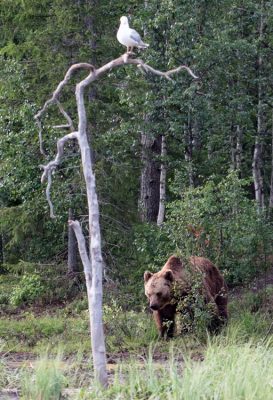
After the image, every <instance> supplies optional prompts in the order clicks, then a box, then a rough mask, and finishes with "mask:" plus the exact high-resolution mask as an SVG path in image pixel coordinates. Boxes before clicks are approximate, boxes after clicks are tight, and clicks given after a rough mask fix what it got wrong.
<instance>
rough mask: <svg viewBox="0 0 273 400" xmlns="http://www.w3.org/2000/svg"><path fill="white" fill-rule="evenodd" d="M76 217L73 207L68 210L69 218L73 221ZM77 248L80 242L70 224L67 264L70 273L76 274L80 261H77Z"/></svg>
mask: <svg viewBox="0 0 273 400" xmlns="http://www.w3.org/2000/svg"><path fill="white" fill-rule="evenodd" d="M73 219H74V213H73V210H72V208H69V210H68V220H69V221H72V220H73ZM77 249H78V243H77V239H76V235H75V232H74V229H73V227H72V226H71V225H68V244H67V252H68V254H67V266H68V274H69V275H71V276H74V274H75V273H77V272H79V268H78V262H77Z"/></svg>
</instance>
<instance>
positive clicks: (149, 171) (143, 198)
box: [139, 133, 161, 222]
mask: <svg viewBox="0 0 273 400" xmlns="http://www.w3.org/2000/svg"><path fill="white" fill-rule="evenodd" d="M141 144H142V155H141V160H142V171H141V189H140V202H139V208H140V217H141V221H142V222H156V221H157V216H158V210H159V185H160V162H159V161H158V160H157V159H156V158H157V157H158V156H159V155H160V152H161V136H157V137H156V138H154V137H153V136H151V135H149V134H147V133H141Z"/></svg>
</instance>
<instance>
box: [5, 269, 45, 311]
mask: <svg viewBox="0 0 273 400" xmlns="http://www.w3.org/2000/svg"><path fill="white" fill-rule="evenodd" d="M45 290H46V288H45V286H44V285H43V284H42V282H41V278H40V277H39V276H38V275H36V274H25V275H23V277H22V279H21V281H20V285H19V286H17V287H16V288H15V289H14V290H13V292H12V293H11V296H10V304H11V305H13V306H20V305H22V304H27V303H31V302H33V301H34V300H37V299H39V298H40V297H41V296H42V295H43V294H44V292H45Z"/></svg>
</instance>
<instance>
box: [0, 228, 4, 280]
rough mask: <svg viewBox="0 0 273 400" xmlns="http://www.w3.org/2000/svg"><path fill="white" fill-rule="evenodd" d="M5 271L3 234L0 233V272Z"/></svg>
mask: <svg viewBox="0 0 273 400" xmlns="http://www.w3.org/2000/svg"><path fill="white" fill-rule="evenodd" d="M2 272H4V246H3V236H2V233H0V274H1V273H2Z"/></svg>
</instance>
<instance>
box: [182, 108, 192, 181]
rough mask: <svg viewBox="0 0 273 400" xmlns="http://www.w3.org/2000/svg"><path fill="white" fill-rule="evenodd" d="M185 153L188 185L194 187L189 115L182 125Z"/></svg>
mask: <svg viewBox="0 0 273 400" xmlns="http://www.w3.org/2000/svg"><path fill="white" fill-rule="evenodd" d="M184 138H185V151H184V158H185V161H186V164H187V170H188V178H189V185H190V186H191V187H194V171H193V159H192V155H193V136H192V126H191V115H190V112H189V113H188V122H187V124H185V125H184Z"/></svg>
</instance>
